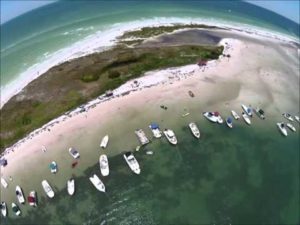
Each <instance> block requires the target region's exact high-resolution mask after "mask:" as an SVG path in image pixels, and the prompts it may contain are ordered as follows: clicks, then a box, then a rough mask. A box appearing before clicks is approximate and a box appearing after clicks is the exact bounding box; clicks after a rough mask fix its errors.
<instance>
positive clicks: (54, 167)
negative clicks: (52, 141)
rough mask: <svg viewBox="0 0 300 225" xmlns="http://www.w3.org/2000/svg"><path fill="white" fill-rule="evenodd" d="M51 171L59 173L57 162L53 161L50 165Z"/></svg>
mask: <svg viewBox="0 0 300 225" xmlns="http://www.w3.org/2000/svg"><path fill="white" fill-rule="evenodd" d="M49 167H50V171H51V173H57V163H56V162H55V161H52V162H51V163H50V165H49Z"/></svg>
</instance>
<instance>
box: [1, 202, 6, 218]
mask: <svg viewBox="0 0 300 225" xmlns="http://www.w3.org/2000/svg"><path fill="white" fill-rule="evenodd" d="M0 208H1V213H2V216H3V217H6V216H7V207H6V203H5V202H1V204H0Z"/></svg>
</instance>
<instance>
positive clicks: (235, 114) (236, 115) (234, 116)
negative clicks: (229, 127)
mask: <svg viewBox="0 0 300 225" xmlns="http://www.w3.org/2000/svg"><path fill="white" fill-rule="evenodd" d="M231 114H232V116H233V118H234V119H236V120H238V119H239V118H240V116H239V115H238V114H237V113H236V112H235V111H233V110H231Z"/></svg>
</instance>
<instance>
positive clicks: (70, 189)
mask: <svg viewBox="0 0 300 225" xmlns="http://www.w3.org/2000/svg"><path fill="white" fill-rule="evenodd" d="M67 189H68V194H69V195H74V193H75V180H74V179H73V178H71V179H69V180H68V182H67Z"/></svg>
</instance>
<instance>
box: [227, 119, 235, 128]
mask: <svg viewBox="0 0 300 225" xmlns="http://www.w3.org/2000/svg"><path fill="white" fill-rule="evenodd" d="M226 124H227V126H228V127H229V128H232V127H233V121H232V118H231V117H228V118H227V119H226Z"/></svg>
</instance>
